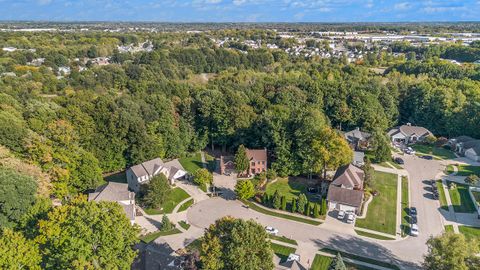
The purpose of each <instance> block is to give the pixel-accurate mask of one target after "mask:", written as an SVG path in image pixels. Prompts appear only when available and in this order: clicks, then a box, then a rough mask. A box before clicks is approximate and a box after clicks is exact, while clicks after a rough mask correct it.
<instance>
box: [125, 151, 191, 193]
mask: <svg viewBox="0 0 480 270" xmlns="http://www.w3.org/2000/svg"><path fill="white" fill-rule="evenodd" d="M160 173H163V174H164V175H165V176H166V177H167V179H168V181H169V182H170V184H171V185H173V184H175V180H176V179H179V178H182V177H184V176H185V175H186V174H187V172H186V171H185V170H184V169H183V167H181V165H180V163H178V162H177V161H176V160H173V161H170V162H167V163H163V161H162V160H161V159H160V158H155V159H152V160H148V161H145V162H143V163H141V164H138V165H135V166H132V167H130V168H128V170H127V182H128V187H129V188H130V189H131V190H133V191H135V192H138V191H139V190H140V185H141V184H146V183H148V181H150V179H152V177H154V176H155V175H158V174H160Z"/></svg>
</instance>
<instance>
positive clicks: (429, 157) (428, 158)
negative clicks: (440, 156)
mask: <svg viewBox="0 0 480 270" xmlns="http://www.w3.org/2000/svg"><path fill="white" fill-rule="evenodd" d="M421 158H423V159H426V160H432V159H433V157H432V156H421Z"/></svg>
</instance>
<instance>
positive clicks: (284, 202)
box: [281, 196, 287, 211]
mask: <svg viewBox="0 0 480 270" xmlns="http://www.w3.org/2000/svg"><path fill="white" fill-rule="evenodd" d="M281 201H282V210H284V211H285V210H287V198H286V197H285V196H282V199H281Z"/></svg>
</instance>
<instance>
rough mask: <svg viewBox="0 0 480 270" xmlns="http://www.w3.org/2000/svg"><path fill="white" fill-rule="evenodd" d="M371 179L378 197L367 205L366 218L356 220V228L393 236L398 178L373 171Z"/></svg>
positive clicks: (394, 231) (394, 175)
mask: <svg viewBox="0 0 480 270" xmlns="http://www.w3.org/2000/svg"><path fill="white" fill-rule="evenodd" d="M373 179H374V180H373V184H374V188H375V190H377V191H378V195H377V196H375V197H373V200H372V201H371V202H370V204H369V205H368V210H367V216H366V217H365V218H364V219H357V221H356V226H357V227H360V228H365V229H370V230H374V231H379V232H383V233H388V234H392V235H395V233H396V226H397V225H396V220H397V218H396V215H397V214H396V213H397V179H398V176H397V175H396V174H392V173H385V172H379V171H375V172H374V174H373Z"/></svg>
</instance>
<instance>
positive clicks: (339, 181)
mask: <svg viewBox="0 0 480 270" xmlns="http://www.w3.org/2000/svg"><path fill="white" fill-rule="evenodd" d="M363 177H364V172H363V170H362V169H360V168H357V167H355V166H353V165H352V164H348V165H345V166H342V167H340V168H338V169H337V172H336V173H335V176H334V177H333V182H332V185H335V186H338V187H344V188H354V187H362V186H363Z"/></svg>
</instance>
